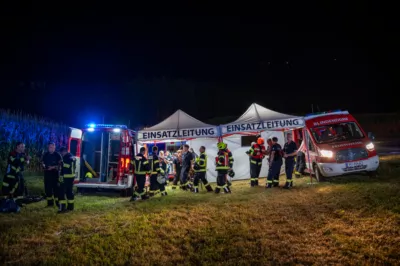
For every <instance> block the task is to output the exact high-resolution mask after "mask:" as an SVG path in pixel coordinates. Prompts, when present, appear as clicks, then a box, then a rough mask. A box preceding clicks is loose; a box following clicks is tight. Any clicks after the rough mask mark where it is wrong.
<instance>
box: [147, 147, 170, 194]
mask: <svg viewBox="0 0 400 266" xmlns="http://www.w3.org/2000/svg"><path fill="white" fill-rule="evenodd" d="M152 151H153V154H152V156H150V157H149V161H150V165H151V169H150V170H151V175H150V191H149V196H150V197H152V196H154V195H155V194H157V193H158V192H161V196H166V195H167V192H166V191H165V185H164V184H162V183H160V182H158V175H159V174H160V175H164V170H163V169H162V168H161V167H160V161H159V159H158V155H157V152H158V147H157V146H153V148H152Z"/></svg>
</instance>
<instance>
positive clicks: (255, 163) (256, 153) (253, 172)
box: [250, 137, 266, 187]
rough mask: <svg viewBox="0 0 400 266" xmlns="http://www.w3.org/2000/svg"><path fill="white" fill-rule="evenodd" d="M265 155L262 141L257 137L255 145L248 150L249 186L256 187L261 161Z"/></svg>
mask: <svg viewBox="0 0 400 266" xmlns="http://www.w3.org/2000/svg"><path fill="white" fill-rule="evenodd" d="M265 154H266V151H265V146H264V139H263V138H261V137H259V138H258V139H257V143H256V144H254V145H253V146H251V148H250V177H251V179H250V180H251V181H250V185H251V186H252V187H255V186H258V177H259V176H260V172H261V167H262V160H263V159H264V155H265Z"/></svg>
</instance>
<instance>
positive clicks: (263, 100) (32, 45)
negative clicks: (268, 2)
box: [0, 2, 400, 127]
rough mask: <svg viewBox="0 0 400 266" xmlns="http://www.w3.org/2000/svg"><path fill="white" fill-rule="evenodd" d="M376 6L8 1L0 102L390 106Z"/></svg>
mask: <svg viewBox="0 0 400 266" xmlns="http://www.w3.org/2000/svg"><path fill="white" fill-rule="evenodd" d="M360 3H362V2H360ZM376 4H377V3H375V4H374V5H375V6H367V5H365V6H363V5H364V4H359V5H357V6H355V7H349V6H345V5H339V4H338V5H331V6H321V7H313V8H311V9H309V8H306V7H304V10H303V9H295V10H292V11H291V12H286V11H283V12H282V14H276V12H273V11H271V10H270V11H268V12H265V14H264V16H257V15H253V16H247V17H246V16H236V17H226V16H219V17H217V16H176V17H174V16H143V17H133V16H130V17H124V16H121V15H120V16H115V15H110V14H108V15H107V14H104V15H103V14H102V15H99V14H98V13H96V12H95V10H93V9H92V12H83V11H82V12H80V13H79V14H75V13H74V14H73V15H72V13H71V14H69V15H68V16H67V15H59V16H55V15H54V14H52V16H50V15H45V14H42V13H41V12H40V11H37V12H36V11H32V12H30V13H26V14H25V13H24V12H20V10H15V9H13V10H10V12H9V13H8V17H2V21H1V34H2V38H1V40H2V41H1V61H0V62H1V68H2V69H1V83H0V85H1V89H2V91H6V92H7V94H3V95H2V96H1V98H0V108H12V109H19V110H23V111H26V112H30V113H36V114H39V115H42V116H45V117H48V118H51V119H54V120H57V121H62V122H64V123H68V124H70V125H72V126H82V125H83V124H85V123H89V122H102V117H103V116H104V118H105V122H106V123H123V124H127V123H128V121H129V120H130V123H131V126H132V127H134V126H139V125H145V124H147V125H152V124H155V123H158V122H160V121H161V120H162V119H164V118H166V117H167V116H169V115H170V114H172V113H173V112H174V111H175V110H177V109H182V110H184V111H185V112H187V113H189V114H190V115H192V116H194V117H196V118H198V119H200V120H208V119H211V118H213V117H220V116H239V115H241V114H242V113H243V112H244V111H245V110H246V108H247V107H248V106H249V105H250V104H251V103H253V102H257V103H259V104H261V105H263V106H265V107H267V108H270V109H273V110H276V111H279V112H284V113H296V114H302V113H309V112H310V111H311V104H314V107H315V109H316V108H317V106H318V107H319V109H320V110H321V111H322V110H329V109H339V108H342V109H348V110H349V111H351V112H353V113H361V112H371V113H372V112H374V113H375V112H393V111H398V110H399V109H400V107H399V106H400V105H399V104H398V96H397V97H393V96H391V95H393V94H392V93H391V91H392V90H393V91H397V90H398V88H399V73H400V72H399V64H398V62H399V47H400V42H399V37H398V36H399V34H398V28H397V27H398V26H397V23H396V22H395V19H396V16H391V15H390V14H389V13H388V12H387V10H383V9H382V10H381V9H380V7H377V6H376ZM119 8H121V9H122V10H123V9H124V8H123V7H119ZM117 10H118V9H117ZM6 13H7V12H6ZM14 13H15V14H18V16H14ZM64 13H65V14H67V13H68V12H64ZM165 13H166V14H168V12H165ZM182 14H184V13H182ZM31 82H35V83H34V84H33V86H32V84H31ZM44 82H45V84H44Z"/></svg>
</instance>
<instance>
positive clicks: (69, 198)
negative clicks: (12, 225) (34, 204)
mask: <svg viewBox="0 0 400 266" xmlns="http://www.w3.org/2000/svg"><path fill="white" fill-rule="evenodd" d="M30 159H31V157H30V156H29V155H26V154H25V144H24V143H22V142H18V143H17V144H16V146H15V149H14V150H13V151H12V152H10V154H9V156H8V161H7V170H6V174H5V176H4V178H3V184H2V189H1V204H2V206H3V205H6V204H7V203H8V202H9V201H11V200H12V201H13V202H15V203H16V204H17V205H18V206H19V207H22V203H23V199H24V194H27V191H26V186H25V180H24V177H23V171H24V168H25V166H26V165H27V164H29V162H30ZM41 163H42V167H43V170H44V188H45V194H46V196H45V197H46V201H47V207H55V206H57V208H58V212H60V213H63V212H67V211H72V210H73V209H74V193H73V185H74V179H75V165H76V164H75V158H74V156H73V155H72V154H71V153H69V152H68V151H67V149H66V148H65V147H62V148H60V153H58V152H56V145H55V143H49V145H48V151H47V152H45V153H44V154H43V156H42V159H41Z"/></svg>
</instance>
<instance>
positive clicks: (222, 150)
mask: <svg viewBox="0 0 400 266" xmlns="http://www.w3.org/2000/svg"><path fill="white" fill-rule="evenodd" d="M217 147H218V155H217V157H216V158H215V161H216V168H215V170H216V171H217V173H218V174H217V187H216V188H215V193H217V194H218V193H220V191H221V189H223V190H224V192H225V193H231V190H230V188H229V186H228V184H227V182H226V175H227V174H228V173H230V174H231V176H233V175H234V173H233V170H232V167H233V161H234V160H233V156H232V152H231V151H230V150H228V148H227V147H228V145H227V144H226V143H223V142H219V143H218V144H217Z"/></svg>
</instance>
